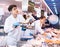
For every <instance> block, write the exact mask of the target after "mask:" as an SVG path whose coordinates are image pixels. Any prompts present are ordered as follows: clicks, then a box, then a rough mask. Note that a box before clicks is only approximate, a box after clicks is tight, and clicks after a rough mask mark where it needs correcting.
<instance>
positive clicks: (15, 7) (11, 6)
mask: <svg viewBox="0 0 60 47" xmlns="http://www.w3.org/2000/svg"><path fill="white" fill-rule="evenodd" d="M8 11H9V12H11V14H13V15H17V14H18V10H17V6H16V5H10V6H9V7H8Z"/></svg>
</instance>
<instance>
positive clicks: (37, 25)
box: [36, 23, 44, 34]
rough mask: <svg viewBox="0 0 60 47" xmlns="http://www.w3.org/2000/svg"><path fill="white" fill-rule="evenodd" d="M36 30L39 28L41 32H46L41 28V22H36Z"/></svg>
mask: <svg viewBox="0 0 60 47" xmlns="http://www.w3.org/2000/svg"><path fill="white" fill-rule="evenodd" d="M36 30H37V31H38V32H40V33H41V34H43V33H44V31H43V29H41V25H39V23H38V24H37V23H36Z"/></svg>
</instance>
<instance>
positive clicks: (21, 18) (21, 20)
mask: <svg viewBox="0 0 60 47" xmlns="http://www.w3.org/2000/svg"><path fill="white" fill-rule="evenodd" d="M18 17H19V22H24V21H25V19H24V18H23V16H22V15H20V14H19V15H18Z"/></svg>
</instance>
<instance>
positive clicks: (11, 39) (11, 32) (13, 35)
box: [4, 15, 24, 45]
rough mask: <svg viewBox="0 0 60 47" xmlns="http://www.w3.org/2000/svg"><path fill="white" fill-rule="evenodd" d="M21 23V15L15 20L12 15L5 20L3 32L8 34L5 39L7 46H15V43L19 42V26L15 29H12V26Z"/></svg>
mask: <svg viewBox="0 0 60 47" xmlns="http://www.w3.org/2000/svg"><path fill="white" fill-rule="evenodd" d="M22 21H24V19H23V17H22V15H17V17H16V18H14V17H13V15H10V16H9V17H8V18H7V19H6V21H5V25H4V31H5V32H6V33H8V35H7V37H6V43H7V45H17V42H18V41H19V40H20V37H21V31H20V26H18V27H17V28H13V24H14V23H16V22H22Z"/></svg>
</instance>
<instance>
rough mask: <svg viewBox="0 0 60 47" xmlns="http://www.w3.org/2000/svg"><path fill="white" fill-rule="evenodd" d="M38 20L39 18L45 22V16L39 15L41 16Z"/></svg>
mask: <svg viewBox="0 0 60 47" xmlns="http://www.w3.org/2000/svg"><path fill="white" fill-rule="evenodd" d="M40 20H41V22H42V23H43V24H44V23H45V22H46V17H45V16H41V17H40Z"/></svg>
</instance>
